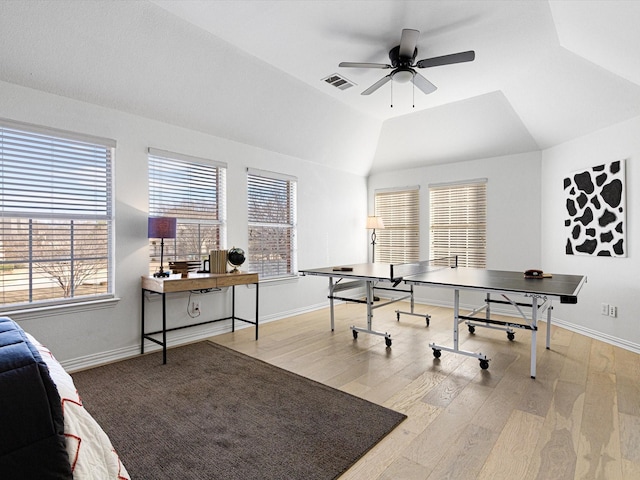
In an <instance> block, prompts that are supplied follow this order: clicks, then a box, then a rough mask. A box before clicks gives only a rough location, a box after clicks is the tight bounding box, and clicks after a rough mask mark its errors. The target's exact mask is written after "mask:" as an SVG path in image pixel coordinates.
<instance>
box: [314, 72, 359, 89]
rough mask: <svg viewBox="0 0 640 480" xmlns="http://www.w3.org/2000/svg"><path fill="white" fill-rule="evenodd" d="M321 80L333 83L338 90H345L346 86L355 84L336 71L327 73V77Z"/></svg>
mask: <svg viewBox="0 0 640 480" xmlns="http://www.w3.org/2000/svg"><path fill="white" fill-rule="evenodd" d="M322 80H324V81H325V82H327V83H328V84H329V85H333V86H334V87H336V88H339V89H340V90H346V89H347V88H349V87H353V86H354V85H355V83H353V82H352V81H350V80H347V79H346V78H344V77H343V76H340V75H338V74H337V73H334V74H333V75H329V76H328V77H326V78H323V79H322Z"/></svg>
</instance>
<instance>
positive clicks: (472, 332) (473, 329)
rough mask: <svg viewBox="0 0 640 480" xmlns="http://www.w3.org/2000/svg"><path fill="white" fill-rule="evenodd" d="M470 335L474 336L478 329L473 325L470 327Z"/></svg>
mask: <svg viewBox="0 0 640 480" xmlns="http://www.w3.org/2000/svg"><path fill="white" fill-rule="evenodd" d="M469 333H470V334H472V335H473V334H474V333H476V327H474V326H473V325H469Z"/></svg>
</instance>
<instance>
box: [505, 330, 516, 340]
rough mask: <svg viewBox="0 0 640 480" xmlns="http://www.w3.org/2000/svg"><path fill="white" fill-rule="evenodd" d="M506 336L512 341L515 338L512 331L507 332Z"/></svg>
mask: <svg viewBox="0 0 640 480" xmlns="http://www.w3.org/2000/svg"><path fill="white" fill-rule="evenodd" d="M507 338H508V339H509V340H510V341H512V342H513V339H514V338H516V334H515V333H513V332H507Z"/></svg>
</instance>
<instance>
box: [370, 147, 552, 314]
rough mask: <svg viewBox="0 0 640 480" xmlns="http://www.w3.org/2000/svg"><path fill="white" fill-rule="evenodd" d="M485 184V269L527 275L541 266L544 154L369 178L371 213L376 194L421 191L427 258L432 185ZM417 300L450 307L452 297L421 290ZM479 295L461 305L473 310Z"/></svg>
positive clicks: (422, 244) (466, 298)
mask: <svg viewBox="0 0 640 480" xmlns="http://www.w3.org/2000/svg"><path fill="white" fill-rule="evenodd" d="M478 178H486V179H487V267H488V268H491V269H497V270H516V271H520V270H522V271H524V270H526V269H528V268H538V267H539V266H540V265H541V256H540V255H541V254H540V237H539V232H540V198H541V192H540V153H538V152H534V153H524V154H519V155H508V156H504V157H497V158H487V159H481V160H475V161H470V162H460V163H453V164H448V165H436V166H428V167H422V168H413V169H407V170H400V171H395V172H385V173H380V174H375V175H372V176H370V177H369V182H368V204H369V214H370V215H372V214H373V209H374V207H373V205H374V195H375V191H376V189H384V188H395V187H403V186H413V185H419V186H420V258H421V259H427V258H428V257H429V185H430V184H438V183H447V182H458V181H462V180H474V179H478ZM416 297H417V298H418V300H419V301H423V302H427V303H433V304H443V305H450V304H451V303H452V295H451V294H450V292H448V291H445V290H440V289H433V288H420V289H419V291H417V292H416ZM475 298H476V296H475V295H472V294H465V295H464V297H463V298H462V299H461V302H463V303H465V302H467V303H469V302H471V303H469V305H473V302H475V301H476V300H474V299H475Z"/></svg>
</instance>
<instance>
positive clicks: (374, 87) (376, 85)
mask: <svg viewBox="0 0 640 480" xmlns="http://www.w3.org/2000/svg"><path fill="white" fill-rule="evenodd" d="M390 80H391V75H387V76H385V77H382V78H381V79H380V80H378V81H377V82H376V83H374V84H373V85H371V86H370V87H369V88H367V89H366V90H365V91H364V92H362V93H361V94H360V95H371V94H372V93H373V92H375V91H376V90H378V89H379V88H380V87H381V86H383V85H384V84H385V83H387V82H388V81H390Z"/></svg>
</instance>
